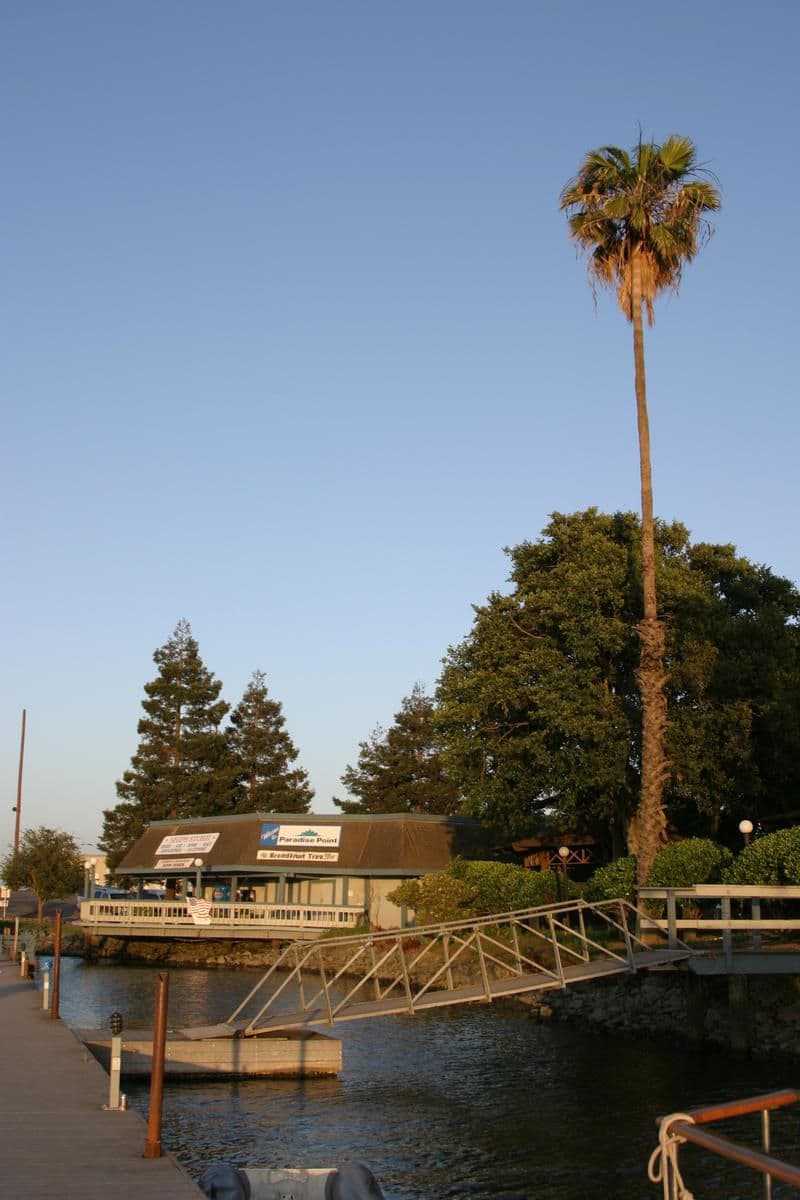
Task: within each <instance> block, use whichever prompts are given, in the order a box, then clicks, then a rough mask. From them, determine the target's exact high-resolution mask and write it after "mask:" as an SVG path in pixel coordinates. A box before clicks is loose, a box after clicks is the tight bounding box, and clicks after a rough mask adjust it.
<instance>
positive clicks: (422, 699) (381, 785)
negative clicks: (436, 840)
mask: <svg viewBox="0 0 800 1200" xmlns="http://www.w3.org/2000/svg"><path fill="white" fill-rule="evenodd" d="M342 783H343V784H344V786H345V787H346V788H347V790H348V792H349V793H350V795H351V796H356V797H357V799H356V800H337V799H336V797H335V796H334V798H333V802H334V804H336V805H338V807H339V808H341V809H342V810H343V811H344V812H347V813H398V812H422V813H439V814H441V815H447V814H451V813H456V812H458V811H459V808H460V795H459V791H458V788H457V787H456V786H455V784H453V783H452V782H451V781H450V780H449V779H448V778H447V776H446V775H445V774H444V771H443V769H442V762H441V759H440V757H439V753H438V750H437V748H436V743H435V739H434V724H433V701H432V700H431V698H430V697H429V696H426V695H425V689H424V688H423V686H422V684H419V683H418V684H416V685H415V686H414V690H413V691H412V693H411V695H410V696H406V697H405V698H404V700H403V703H402V707H401V709H400V711H399V712H398V713H395V718H394V724H393V725H392V727H391V729H389V730H388V731H386V730H384V729H382V728H381V727H380V726H378V727H377V728H376V729H375V730H374V731H373V733H372V735H371V736H370V738H369V740H368V741H366V742H361V743H360V744H359V753H358V764H357V765H356V766H354V767H353V766H348V768H347V770H346V771H345V773H344V775H342Z"/></svg>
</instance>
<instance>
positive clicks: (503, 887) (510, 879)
mask: <svg viewBox="0 0 800 1200" xmlns="http://www.w3.org/2000/svg"><path fill="white" fill-rule="evenodd" d="M562 888H563V883H562V882H561V881H560V880H559V879H558V877H557V876H556V875H555V873H554V872H552V871H528V870H526V869H525V868H524V867H518V866H516V865H515V864H513V863H498V862H465V861H463V860H461V859H457V860H456V861H455V862H453V863H451V864H450V866H449V867H447V868H446V869H445V870H444V871H435V872H434V873H433V874H431V875H425V876H423V878H422V879H410V880H407V881H406V882H405V883H401V884H400V886H399V887H397V888H395V889H394V891H393V892H390V894H389V899H390V900H391V901H392V903H393V904H399V905H406V906H407V907H408V908H413V909H414V911H415V913H416V915H417V921H418V923H419V924H422V925H429V924H436V923H438V922H440V921H460V920H468V919H469V918H470V917H485V916H491V915H492V914H493V913H505V912H513V911H514V910H515V909H521V908H536V907H537V906H538V905H540V904H552V903H554V902H555V901H557V900H558V899H560V898H561V897H562V896H563V891H562V890H561V889H562ZM569 892H570V895H572V896H574V895H576V894H577V889H576V887H575V885H574V884H572V883H569Z"/></svg>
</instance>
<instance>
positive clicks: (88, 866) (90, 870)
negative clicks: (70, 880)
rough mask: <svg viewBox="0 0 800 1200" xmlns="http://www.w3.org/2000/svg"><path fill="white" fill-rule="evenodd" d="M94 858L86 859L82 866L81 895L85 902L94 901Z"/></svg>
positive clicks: (95, 864)
mask: <svg viewBox="0 0 800 1200" xmlns="http://www.w3.org/2000/svg"><path fill="white" fill-rule="evenodd" d="M96 866H97V859H96V858H87V859H85V860H84V864H83V894H84V896H85V897H86V899H87V900H94V883H95V867H96Z"/></svg>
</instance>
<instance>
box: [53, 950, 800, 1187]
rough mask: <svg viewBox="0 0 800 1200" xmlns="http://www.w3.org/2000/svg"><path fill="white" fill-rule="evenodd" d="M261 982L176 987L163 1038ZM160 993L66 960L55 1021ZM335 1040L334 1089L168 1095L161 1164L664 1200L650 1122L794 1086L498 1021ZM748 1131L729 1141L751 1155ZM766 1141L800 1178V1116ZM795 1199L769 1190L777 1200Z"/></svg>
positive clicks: (573, 1033) (223, 1086)
mask: <svg viewBox="0 0 800 1200" xmlns="http://www.w3.org/2000/svg"><path fill="white" fill-rule="evenodd" d="M259 974H260V972H252V971H205V970H179V971H178V970H176V971H172V972H170V1024H171V1025H173V1026H179V1025H183V1024H187V1025H188V1024H193V1023H206V1022H211V1021H216V1020H219V1019H222V1018H224V1017H226V1016H228V1015H229V1014H230V1013H231V1011H232V1009H233V1008H234V1007H235V1005H236V1004H237V1003H238V1001H239V1000H240V999H242V998H243V996H244V995H245V993H246V992H247V991H248V990H249V988H250V987H251V986H252V983H253V982H254V981H255V979H257V978H258V977H259ZM156 975H157V972H156V971H155V970H149V969H146V968H128V967H118V966H87V965H85V964H83V963H82V962H81V961H80V960H76V959H72V960H66V961H65V963H64V967H63V976H62V983H61V1014H62V1016H63V1018H64V1020H65V1021H67V1023H68V1024H70V1025H77V1026H90V1027H91V1026H93V1027H100V1026H106V1025H107V1022H108V1015H109V1013H111V1012H112V1011H114V1009H119V1011H120V1012H122V1013H123V1014H124V1015H125V1018H126V1021H127V1023H128V1024H130V1025H134V1024H139V1025H148V1024H150V1021H151V1014H152V1008H153V998H154V993H155V979H156ZM336 1033H337V1036H339V1037H340V1038H341V1039H342V1042H343V1054H344V1070H343V1072H342V1075H341V1077H340V1078H339V1079H338V1080H306V1081H287V1080H248V1081H242V1082H236V1081H233V1082H219V1083H213V1082H212V1083H208V1082H202V1083H190V1082H181V1083H173V1084H170V1085H169V1086H168V1088H167V1091H166V1095H165V1099H164V1127H163V1143H164V1147H165V1149H167V1150H169V1151H171V1152H172V1153H174V1154H175V1155H176V1156H177V1157H178V1158H179V1159H180V1160H181V1161H182V1162H183V1164H184V1165H185V1166H186V1167H187V1169H188V1170H189V1171H190V1172H191V1173H192V1174H194V1175H195V1176H196V1177H198V1176H199V1175H200V1174H202V1172H203V1170H204V1169H205V1167H206V1166H207V1165H208V1164H209V1163H210V1162H213V1161H215V1160H218V1161H224V1162H231V1163H234V1164H235V1165H238V1166H265V1167H269V1166H275V1167H286V1166H304V1167H328V1166H330V1167H332V1166H336V1165H337V1164H338V1163H340V1162H342V1161H344V1160H345V1159H347V1158H357V1159H360V1160H361V1161H362V1162H365V1163H366V1164H367V1165H368V1166H369V1167H370V1169H371V1170H372V1171H373V1172H374V1173H375V1175H376V1177H377V1178H378V1180H379V1181H380V1183H381V1186H382V1188H383V1190H384V1193H385V1195H386V1196H387V1198H391V1200H423V1198H424V1200H444V1198H445V1197H447V1198H455V1197H462V1198H464V1200H466V1198H471V1200H489V1198H494V1197H496V1196H498V1195H499V1194H501V1193H502V1192H511V1191H517V1192H523V1193H525V1195H526V1196H527V1197H528V1200H567V1198H568V1200H584V1198H585V1200H593V1198H594V1197H597V1198H598V1200H600V1198H602V1200H660V1195H661V1193H660V1191H659V1189H658V1188H657V1187H656V1186H654V1185H653V1184H650V1183H648V1182H647V1160H648V1157H649V1154H650V1151H651V1150H652V1148H653V1146H654V1144H655V1125H654V1121H655V1118H656V1116H658V1115H659V1114H664V1113H667V1112H674V1111H677V1110H683V1109H685V1108H687V1107H691V1106H692V1105H697V1104H703V1103H707V1102H709V1101H712V1100H719V1099H723V1098H731V1097H737V1096H746V1095H751V1094H756V1093H758V1092H761V1091H771V1090H774V1089H776V1088H779V1087H790V1086H795V1085H796V1084H797V1083H798V1078H797V1076H798V1071H797V1069H796V1067H795V1065H794V1063H793V1062H791V1061H789V1062H778V1063H771V1064H765V1063H755V1062H751V1061H749V1060H737V1059H735V1058H732V1057H731V1056H729V1055H724V1054H722V1053H719V1052H709V1051H698V1050H697V1049H693V1048H686V1047H676V1046H672V1045H668V1044H665V1043H649V1042H646V1041H634V1040H630V1041H627V1040H619V1039H615V1038H612V1037H610V1036H604V1035H601V1034H596V1033H585V1032H583V1031H578V1030H575V1029H571V1028H568V1027H565V1026H559V1025H539V1024H537V1023H535V1022H534V1021H531V1020H530V1019H529V1018H528V1017H526V1016H525V1015H524V1014H522V1013H520V1012H518V1011H516V1010H512V1009H511V1008H505V1009H504V1008H500V1007H496V1006H492V1007H487V1008H484V1007H473V1008H455V1009H450V1010H446V1009H445V1010H441V1011H440V1012H439V1013H438V1014H427V1015H425V1016H421V1017H413V1018H406V1017H388V1018H375V1019H372V1020H367V1021H359V1022H353V1023H345V1024H343V1025H342V1026H341V1027H340V1028H338V1029H337V1030H336ZM125 1087H126V1090H127V1093H128V1100H129V1104H130V1105H131V1106H132V1107H135V1108H137V1109H139V1110H141V1111H142V1112H143V1113H146V1111H147V1103H148V1093H147V1085H145V1084H134V1083H132V1082H130V1081H127V1082H126V1085H125ZM757 1121H758V1118H757V1117H755V1116H754V1117H750V1118H747V1119H746V1121H745V1122H743V1123H739V1124H738V1125H737V1126H731V1127H729V1129H728V1132H729V1133H731V1134H732V1135H733V1136H740V1137H742V1138H743V1139H747V1140H750V1138H751V1137H752V1139H753V1140H755V1138H756V1136H757ZM720 1131H722V1129H720ZM774 1141H775V1145H776V1148H777V1149H778V1150H779V1151H780V1152H781V1153H784V1154H785V1155H786V1157H788V1158H791V1159H793V1160H794V1161H795V1162H800V1149H798V1146H799V1145H800V1114H798V1115H794V1114H793V1113H792V1110H789V1111H788V1112H787V1113H779V1114H777V1116H776V1117H775V1119H774ZM684 1154H685V1159H684V1158H682V1162H683V1163H684V1164H685V1166H684V1174H685V1176H686V1181H687V1184H688V1186H689V1187H691V1188H692V1190H693V1191H694V1193H695V1195H696V1197H697V1200H746V1198H750V1197H753V1198H756V1197H759V1198H760V1197H761V1196H762V1195H763V1192H762V1190H761V1184H760V1182H759V1181H758V1180H757V1179H756V1177H755V1176H751V1175H750V1173H749V1172H740V1171H739V1170H738V1169H736V1168H732V1169H730V1170H729V1169H728V1168H727V1167H726V1166H724V1165H720V1164H719V1163H718V1161H717V1160H711V1161H708V1160H704V1159H702V1158H701V1157H700V1156H699V1155H698V1153H697V1152H696V1151H692V1150H691V1149H689V1151H688V1153H687V1152H686V1151H684ZM790 1195H791V1196H795V1195H796V1192H793V1191H790V1190H788V1189H786V1190H782V1189H781V1188H780V1187H779V1186H777V1185H776V1187H775V1189H774V1197H775V1200H778V1198H779V1197H783V1196H786V1197H788V1196H790Z"/></svg>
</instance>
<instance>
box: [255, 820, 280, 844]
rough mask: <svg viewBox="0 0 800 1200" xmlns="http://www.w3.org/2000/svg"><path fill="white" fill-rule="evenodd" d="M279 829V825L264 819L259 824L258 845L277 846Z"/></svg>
mask: <svg viewBox="0 0 800 1200" xmlns="http://www.w3.org/2000/svg"><path fill="white" fill-rule="evenodd" d="M280 831H281V827H280V825H273V824H271V823H268V822H266V821H265V822H264V824H263V825H262V826H261V836H260V837H259V839H258V844H259V845H260V846H277V844H278V834H279V833H280Z"/></svg>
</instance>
